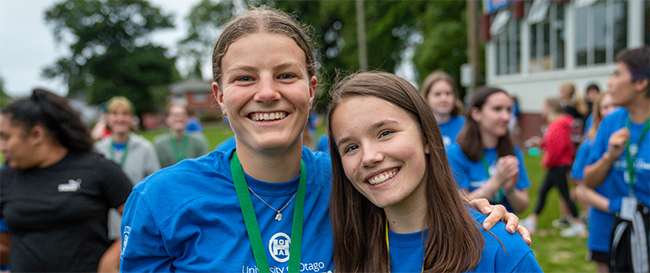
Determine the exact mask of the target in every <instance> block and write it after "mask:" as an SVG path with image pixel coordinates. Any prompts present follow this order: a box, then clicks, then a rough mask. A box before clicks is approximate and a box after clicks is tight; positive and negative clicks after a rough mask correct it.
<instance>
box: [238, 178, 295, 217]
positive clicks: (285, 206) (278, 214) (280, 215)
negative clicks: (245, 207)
mask: <svg viewBox="0 0 650 273" xmlns="http://www.w3.org/2000/svg"><path fill="white" fill-rule="evenodd" d="M248 189H249V190H250V191H251V192H252V193H253V194H254V195H255V196H256V197H257V199H260V201H262V203H264V205H266V206H267V207H269V208H271V209H272V210H274V211H275V212H277V214H276V215H275V220H276V221H280V220H282V211H283V210H284V209H286V208H287V206H289V204H290V203H291V201H293V199H294V198H296V193H298V192H297V191H296V192H295V193H294V194H293V196H291V199H289V202H287V203H286V204H284V207H282V208H281V209H279V210H277V209H275V208H274V207H272V206H271V205H269V204H268V203H266V202H265V201H264V199H262V197H260V196H259V195H257V193H255V192H254V191H253V189H251V187H250V186H248Z"/></svg>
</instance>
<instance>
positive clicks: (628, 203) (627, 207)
mask: <svg viewBox="0 0 650 273" xmlns="http://www.w3.org/2000/svg"><path fill="white" fill-rule="evenodd" d="M636 202H637V201H636V198H634V197H632V196H626V197H623V201H622V202H621V213H619V217H621V219H623V220H626V221H632V219H634V213H635V212H636Z"/></svg>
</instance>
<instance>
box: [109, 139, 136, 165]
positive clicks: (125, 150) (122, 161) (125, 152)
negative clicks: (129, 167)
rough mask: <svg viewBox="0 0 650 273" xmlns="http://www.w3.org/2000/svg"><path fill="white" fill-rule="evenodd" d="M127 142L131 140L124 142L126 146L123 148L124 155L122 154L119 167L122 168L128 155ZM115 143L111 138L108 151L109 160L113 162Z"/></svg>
mask: <svg viewBox="0 0 650 273" xmlns="http://www.w3.org/2000/svg"><path fill="white" fill-rule="evenodd" d="M129 142H131V139H128V140H127V141H126V145H125V146H124V153H123V154H122V160H120V167H121V168H124V162H126V154H128V153H129ZM114 145H115V142H114V141H113V139H112V138H111V150H110V156H111V158H110V159H111V160H113V161H115V146H114Z"/></svg>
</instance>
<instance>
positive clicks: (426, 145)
mask: <svg viewBox="0 0 650 273" xmlns="http://www.w3.org/2000/svg"><path fill="white" fill-rule="evenodd" d="M424 154H426V155H430V154H431V149H430V148H429V143H427V142H425V143H424Z"/></svg>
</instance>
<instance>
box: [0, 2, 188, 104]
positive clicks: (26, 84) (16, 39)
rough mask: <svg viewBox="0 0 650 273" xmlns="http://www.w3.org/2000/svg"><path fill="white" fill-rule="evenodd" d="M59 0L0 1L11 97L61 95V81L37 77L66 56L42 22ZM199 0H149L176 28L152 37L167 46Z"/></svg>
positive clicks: (1, 52) (1, 55)
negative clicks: (38, 91)
mask: <svg viewBox="0 0 650 273" xmlns="http://www.w3.org/2000/svg"><path fill="white" fill-rule="evenodd" d="M57 2H60V1H54V0H0V78H2V79H3V80H4V89H5V91H6V92H7V94H9V95H11V96H24V95H28V94H29V93H30V91H31V90H32V89H33V88H35V87H44V88H46V89H48V90H51V91H53V92H56V93H57V94H60V95H65V94H67V92H68V89H67V87H66V86H65V85H64V84H63V83H62V82H61V80H58V79H57V80H49V79H46V78H43V77H42V76H41V71H43V68H44V67H46V66H49V65H52V64H54V62H55V61H56V60H57V59H58V58H59V57H61V56H64V55H67V52H68V51H67V45H63V44H59V45H56V44H55V43H54V36H53V35H52V33H53V32H52V27H51V26H49V25H46V24H45V10H47V9H48V8H50V7H52V6H53V5H54V4H55V3H57ZM198 2H199V0H150V3H152V5H154V6H158V7H160V8H161V9H162V10H163V13H165V14H167V13H170V12H171V13H173V14H174V20H175V25H176V29H174V30H166V31H159V32H158V33H157V34H156V35H154V37H153V40H154V41H156V43H158V44H163V45H165V46H167V48H172V47H174V46H175V44H176V42H177V41H178V40H180V38H181V37H182V36H184V33H185V29H187V25H186V23H185V20H184V18H185V17H186V16H187V13H188V12H189V10H190V9H191V7H192V6H194V5H196V3H198Z"/></svg>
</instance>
